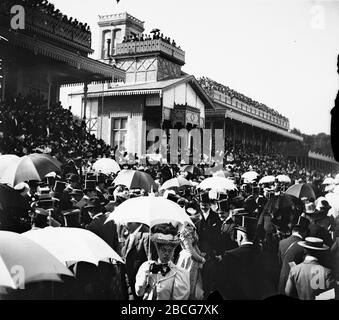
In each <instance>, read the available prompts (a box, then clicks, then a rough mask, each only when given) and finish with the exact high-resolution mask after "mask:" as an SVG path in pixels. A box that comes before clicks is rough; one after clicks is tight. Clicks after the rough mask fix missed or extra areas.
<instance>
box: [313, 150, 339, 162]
mask: <svg viewBox="0 0 339 320" xmlns="http://www.w3.org/2000/svg"><path fill="white" fill-rule="evenodd" d="M308 157H309V158H312V159H316V160H321V161H326V162H330V163H334V164H339V163H338V162H337V161H335V159H334V158H333V157H330V156H326V155H324V154H320V153H316V152H313V151H309V152H308Z"/></svg>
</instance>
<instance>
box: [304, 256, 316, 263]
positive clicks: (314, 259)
mask: <svg viewBox="0 0 339 320" xmlns="http://www.w3.org/2000/svg"><path fill="white" fill-rule="evenodd" d="M304 261H305V262H311V261H318V259H317V258H316V257H313V256H309V255H307V256H306V257H305V260H304Z"/></svg>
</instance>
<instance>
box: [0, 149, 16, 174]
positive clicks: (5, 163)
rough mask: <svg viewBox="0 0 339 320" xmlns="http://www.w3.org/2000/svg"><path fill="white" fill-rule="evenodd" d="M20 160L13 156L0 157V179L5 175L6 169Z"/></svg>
mask: <svg viewBox="0 0 339 320" xmlns="http://www.w3.org/2000/svg"><path fill="white" fill-rule="evenodd" d="M19 160H20V157H18V156H16V155H15V154H4V155H1V156H0V178H1V176H2V175H3V174H4V173H5V171H6V169H7V168H8V167H9V166H11V165H12V164H13V163H16V162H18V161H19Z"/></svg>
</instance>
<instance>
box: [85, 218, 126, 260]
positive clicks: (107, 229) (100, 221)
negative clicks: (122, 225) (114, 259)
mask: <svg viewBox="0 0 339 320" xmlns="http://www.w3.org/2000/svg"><path fill="white" fill-rule="evenodd" d="M108 216H109V214H102V215H101V216H99V217H97V218H94V219H93V220H92V221H91V222H90V224H89V225H88V226H87V229H88V230H90V231H92V232H93V233H95V234H96V235H97V236H99V237H100V238H101V239H103V240H104V241H105V242H106V243H107V244H108V245H109V246H110V247H111V248H112V249H113V250H114V251H115V252H116V253H118V254H120V248H119V237H118V232H117V226H116V224H115V223H114V221H113V220H111V221H108V222H107V223H105V222H106V220H107V218H108Z"/></svg>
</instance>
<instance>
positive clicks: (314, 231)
mask: <svg viewBox="0 0 339 320" xmlns="http://www.w3.org/2000/svg"><path fill="white" fill-rule="evenodd" d="M308 228H309V230H310V233H309V237H316V238H320V239H322V240H324V244H326V245H327V246H329V247H331V246H332V244H333V241H332V237H331V234H330V233H329V232H328V231H327V230H326V229H325V228H324V227H322V226H320V225H319V224H317V223H312V224H310V225H309V227H308Z"/></svg>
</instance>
